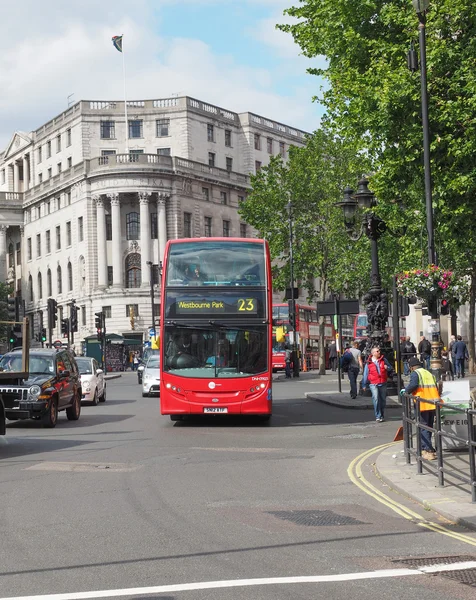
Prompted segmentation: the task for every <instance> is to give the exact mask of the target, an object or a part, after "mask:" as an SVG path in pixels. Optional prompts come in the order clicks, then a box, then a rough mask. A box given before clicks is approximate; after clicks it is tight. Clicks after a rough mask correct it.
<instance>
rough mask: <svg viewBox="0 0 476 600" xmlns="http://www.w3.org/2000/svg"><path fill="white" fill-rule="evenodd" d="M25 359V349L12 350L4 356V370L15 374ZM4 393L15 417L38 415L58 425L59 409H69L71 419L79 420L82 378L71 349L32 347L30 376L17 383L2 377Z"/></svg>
mask: <svg viewBox="0 0 476 600" xmlns="http://www.w3.org/2000/svg"><path fill="white" fill-rule="evenodd" d="M21 361H22V351H21V350H14V351H12V352H8V353H7V354H4V355H3V356H2V358H1V360H0V371H2V372H3V373H5V374H6V373H8V372H11V373H12V378H14V375H15V372H18V371H21ZM0 394H1V396H2V398H3V403H4V405H5V415H6V417H7V419H9V420H11V421H17V420H19V419H36V420H38V421H41V423H42V424H43V425H44V426H45V427H55V425H56V423H57V421H58V411H60V410H66V416H67V417H68V419H69V420H70V421H77V420H78V419H79V415H80V413H81V378H80V375H79V372H78V367H77V365H76V361H75V360H74V356H73V355H72V354H71V352H70V351H69V350H63V349H61V350H54V349H49V348H38V349H33V350H30V368H29V377H28V379H26V380H20V381H19V382H17V384H13V385H12V384H6V383H3V381H2V380H1V379H0Z"/></svg>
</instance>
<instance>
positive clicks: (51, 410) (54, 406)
mask: <svg viewBox="0 0 476 600" xmlns="http://www.w3.org/2000/svg"><path fill="white" fill-rule="evenodd" d="M41 422H42V424H43V427H48V428H49V429H53V427H56V423H57V422H58V403H57V401H56V398H52V399H51V401H50V405H49V407H48V412H47V413H46V415H43V417H41Z"/></svg>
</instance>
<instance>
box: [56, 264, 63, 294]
mask: <svg viewBox="0 0 476 600" xmlns="http://www.w3.org/2000/svg"><path fill="white" fill-rule="evenodd" d="M56 277H57V280H58V286H57V292H58V294H62V293H63V278H62V275H61V267H60V266H59V265H58V268H57V269H56Z"/></svg>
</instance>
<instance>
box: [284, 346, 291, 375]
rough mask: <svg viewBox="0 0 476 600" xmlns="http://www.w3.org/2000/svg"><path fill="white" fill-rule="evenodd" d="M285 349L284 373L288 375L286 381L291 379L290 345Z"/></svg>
mask: <svg viewBox="0 0 476 600" xmlns="http://www.w3.org/2000/svg"><path fill="white" fill-rule="evenodd" d="M284 349H285V353H286V356H285V359H284V360H285V363H284V371H285V373H286V379H291V349H290V348H289V346H288V344H286V345H285V346H284Z"/></svg>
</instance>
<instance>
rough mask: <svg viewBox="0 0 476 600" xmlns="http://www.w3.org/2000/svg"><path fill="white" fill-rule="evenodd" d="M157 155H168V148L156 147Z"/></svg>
mask: <svg viewBox="0 0 476 600" xmlns="http://www.w3.org/2000/svg"><path fill="white" fill-rule="evenodd" d="M157 154H158V155H159V156H170V148H157Z"/></svg>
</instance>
